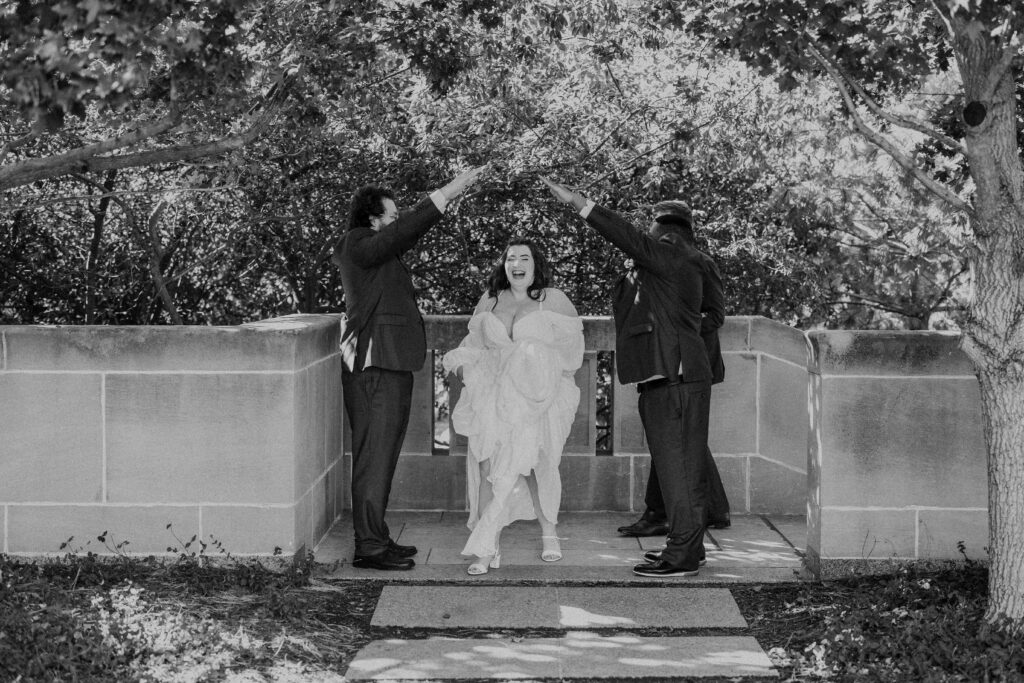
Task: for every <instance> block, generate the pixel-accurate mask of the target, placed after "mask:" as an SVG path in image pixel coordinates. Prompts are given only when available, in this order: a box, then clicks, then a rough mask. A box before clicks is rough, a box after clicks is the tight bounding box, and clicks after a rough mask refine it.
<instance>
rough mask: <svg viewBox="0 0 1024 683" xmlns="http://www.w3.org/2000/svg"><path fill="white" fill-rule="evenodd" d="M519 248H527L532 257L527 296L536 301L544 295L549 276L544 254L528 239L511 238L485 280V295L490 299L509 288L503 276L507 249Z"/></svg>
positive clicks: (506, 278)
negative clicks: (531, 271)
mask: <svg viewBox="0 0 1024 683" xmlns="http://www.w3.org/2000/svg"><path fill="white" fill-rule="evenodd" d="M520 246H523V247H526V248H528V249H529V250H530V255H531V256H532V257H533V282H532V283H531V284H530V286H529V287H527V289H526V293H527V295H529V297H530V298H531V299H533V300H534V301H537V300H539V299H540V298H541V295H542V294H543V293H544V288H545V287H547V286H548V281H549V280H550V275H549V272H548V259H547V257H546V256H544V252H542V251H541V250H540V248H539V247H538V246H537V244H536V243H535V242H534V241H533V240H531V239H529V238H526V237H513V238H512V239H511V240H509V242H508V244H506V245H505V248H504V249H503V250H502V252H501V258H500V259H498V262H497V263H495V264H494V268H493V269H492V270H491V274H490V276H489V277H488V278H487V295H488V296H489V297H491V298H492V299H496V298H498V292H500V291H502V290H503V289H509V288H510V287H511V284H509V281H508V275H506V274H505V258H506V257H507V256H508V250H509V249H511V248H512V247H520Z"/></svg>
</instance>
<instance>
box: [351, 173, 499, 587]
mask: <svg viewBox="0 0 1024 683" xmlns="http://www.w3.org/2000/svg"><path fill="white" fill-rule="evenodd" d="M481 171H482V168H476V169H472V170H470V171H466V172H465V173H462V174H461V175H459V176H457V177H456V178H455V179H454V180H452V181H451V182H449V183H448V184H447V185H445V186H444V187H442V188H441V189H439V190H437V191H435V192H433V193H432V194H431V195H430V196H429V197H426V198H424V199H423V200H422V201H420V202H419V203H418V204H417V205H416V206H415V207H414V208H413V209H412V211H410V212H408V213H407V214H404V215H401V216H400V215H399V213H398V208H397V207H396V206H395V198H394V195H393V194H392V193H391V191H390V190H387V189H385V188H381V187H378V186H375V185H367V186H365V187H362V188H360V189H359V190H358V191H357V192H356V193H355V196H354V197H353V198H352V205H351V207H350V211H349V225H348V230H347V231H346V232H345V234H344V235H343V236H342V238H341V239H340V240H339V241H338V244H337V246H336V247H335V250H334V255H333V256H332V257H331V260H332V261H333V262H334V264H335V265H337V266H338V268H339V269H340V270H341V282H342V287H344V289H345V309H346V310H345V316H346V317H345V322H344V329H343V331H342V335H341V349H342V361H343V366H344V367H343V369H342V390H343V393H344V397H345V412H346V414H347V415H348V421H349V425H350V426H351V428H352V525H353V527H354V531H355V557H354V558H353V561H352V564H353V566H356V567H365V568H370V569H412V567H413V566H414V565H415V562H414V561H413V559H412V556H413V555H415V554H416V547H415V546H411V545H409V546H406V545H399V544H397V543H395V541H394V539H392V538H391V532H390V530H389V529H388V525H387V523H386V522H385V521H384V514H385V512H386V511H387V505H388V498H389V497H390V495H391V480H392V478H393V477H394V474H395V467H396V466H397V464H398V455H399V452H400V450H401V448H402V442H403V440H404V439H405V430H406V427H407V426H408V424H409V410H410V407H411V404H412V384H413V375H412V373H413V372H414V371H416V370H419V369H420V368H421V367H423V361H424V359H425V357H426V350H427V345H426V335H425V332H424V329H423V317H422V316H421V315H420V312H419V308H418V307H417V306H416V298H415V290H414V288H413V284H412V279H411V278H410V276H409V272H408V270H406V268H405V265H404V264H403V263H402V262H401V260H399V256H400V255H401V254H402V253H403V252H405V251H406V250H408V249H409V248H411V247H412V246H413V245H414V244H416V241H417V240H418V239H419V238H420V237H421V236H422V235H423V234H424V233H426V231H427V230H429V229H430V227H431V226H433V225H434V224H435V223H437V222H438V221H439V220H441V217H442V216H443V215H444V211H445V208H446V207H447V204H448V202H449V201H450V200H452V199H454V198H455V197H457V196H458V195H459V194H460V193H461V192H462V191H463V190H465V189H466V187H468V186H469V185H470V184H471V183H472V182H473V181H474V180H476V178H477V177H478V176H479V174H480V172H481Z"/></svg>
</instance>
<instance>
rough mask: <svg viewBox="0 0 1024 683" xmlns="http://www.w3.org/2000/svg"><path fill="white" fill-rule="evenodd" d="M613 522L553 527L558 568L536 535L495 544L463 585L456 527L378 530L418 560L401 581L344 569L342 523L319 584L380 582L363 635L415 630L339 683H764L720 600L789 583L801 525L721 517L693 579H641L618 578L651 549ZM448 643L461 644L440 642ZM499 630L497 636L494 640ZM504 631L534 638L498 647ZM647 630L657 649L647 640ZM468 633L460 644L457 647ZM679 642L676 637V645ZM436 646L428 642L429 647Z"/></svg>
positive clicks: (626, 517)
mask: <svg viewBox="0 0 1024 683" xmlns="http://www.w3.org/2000/svg"><path fill="white" fill-rule="evenodd" d="M634 518H635V515H633V514H622V513H568V514H563V515H562V518H561V520H560V524H559V535H560V536H561V537H562V538H563V539H564V540H563V541H562V551H563V554H564V558H563V559H562V561H560V562H556V563H547V562H543V561H542V560H541V559H540V557H539V554H540V539H539V535H540V534H539V531H538V529H537V525H536V523H535V522H530V523H527V522H517V523H516V524H513V525H512V527H510V528H509V529H506V531H505V533H503V534H502V539H501V545H502V565H501V567H500V568H499V569H496V570H491V571H490V572H489V573H488V574H486V575H483V576H468V575H467V574H466V573H465V572H466V567H467V566H468V564H469V561H470V560H469V558H463V557H461V556H460V555H459V550H460V549H461V547H462V544H463V543H464V542H465V539H466V537H467V535H468V530H467V529H466V527H465V522H466V515H465V513H461V514H460V513H450V512H443V513H442V512H433V513H397V514H391V515H389V517H388V524H389V525H390V527H391V530H392V533H393V534H394V535H396V536H397V540H398V541H399V542H400V543H411V544H414V545H416V546H417V547H418V548H419V551H420V552H419V555H418V556H417V557H416V560H417V563H418V564H417V566H416V568H415V569H413V570H412V571H407V572H378V571H373V570H363V569H356V568H353V567H352V566H351V559H352V540H351V536H352V531H351V527H350V521H349V520H348V519H342V520H340V521H339V522H338V524H336V525H335V528H334V529H333V530H332V532H331V534H330V535H329V536H328V537H327V538H326V539H325V540H324V541H323V542H322V543H321V544H320V546H318V547H317V548H316V549H315V554H316V558H317V561H318V562H321V563H335V567H334V568H333V570H331V571H330V572H329V574H328V576H327V577H325V578H328V579H330V578H337V579H370V580H380V581H385V582H386V585H385V586H384V589H383V592H382V593H381V596H380V599H379V600H378V603H377V606H376V610H375V612H374V615H373V617H372V620H371V625H373V626H377V627H405V628H411V629H425V630H428V632H429V633H431V635H430V636H429V637H423V638H416V639H401V640H400V639H381V640H377V641H374V642H371V643H370V644H369V645H367V646H366V647H365V648H363V650H362V651H361V652H360V653H359V654H358V655H357V656H356V658H355V659H354V660H353V661H352V662H351V664H350V666H349V669H348V671H347V672H346V674H345V675H346V678H347V679H348V680H364V679H373V680H391V681H398V680H432V681H458V680H483V679H489V680H545V681H553V680H557V681H578V680H615V681H618V680H631V681H643V680H658V681H665V680H693V679H701V678H705V679H714V680H748V681H750V680H753V681H770V680H774V679H776V678H777V674H776V672H775V671H774V669H773V668H772V665H771V661H770V660H769V659H768V657H767V655H766V654H765V653H764V651H763V650H762V649H761V647H760V646H759V645H758V643H757V641H756V640H755V639H754V638H753V637H752V636H750V635H747V633H745V629H746V627H747V623H746V621H745V620H744V619H743V617H742V615H741V614H740V611H739V608H738V607H737V605H736V602H735V600H734V599H733V597H732V595H731V593H730V592H729V589H728V587H729V586H730V585H735V584H738V583H744V584H748V583H764V582H780V581H798V580H800V577H801V575H800V566H801V564H800V554H801V553H802V549H803V547H804V539H805V537H806V525H805V523H804V521H803V519H802V518H796V517H770V516H764V517H762V516H746V517H734V518H733V525H732V527H731V528H729V529H722V530H711V531H710V532H709V533H708V535H707V537H706V538H705V549H706V550H707V558H708V563H707V565H706V566H705V567H702V568H701V572H700V574H699V575H698V576H696V577H675V578H665V579H648V578H643V577H638V576H635V575H633V574H632V572H631V571H630V570H631V568H632V565H634V564H636V563H637V562H638V561H640V559H641V555H642V553H643V552H644V551H645V550H649V549H653V548H659V547H661V546H663V545H664V541H665V539H664V538H657V537H655V538H643V539H635V538H623V537H620V536H618V534H617V533H616V532H615V529H616V527H618V526H621V525H622V524H627V523H629V522H631V521H633V520H634ZM455 629H458V633H459V635H460V637H458V638H455V637H449V636H447V635H445V631H446V630H450V631H454V630H455ZM497 629H501V632H500V633H496V632H495V630H497ZM509 629H524V630H532V631H533V632H534V634H535V633H536V631H537V630H538V629H543V631H542V636H537V635H531V636H522V637H520V636H514V635H513V636H509V635H508V630H509ZM659 629H660V630H663V631H664V632H665V635H662V636H659V635H653V636H652V635H651V632H652V631H654V632H655V634H657V632H658V631H659ZM467 631H469V632H470V633H469V635H467ZM681 632H682V633H681ZM435 633H436V634H437V635H433V634H435Z"/></svg>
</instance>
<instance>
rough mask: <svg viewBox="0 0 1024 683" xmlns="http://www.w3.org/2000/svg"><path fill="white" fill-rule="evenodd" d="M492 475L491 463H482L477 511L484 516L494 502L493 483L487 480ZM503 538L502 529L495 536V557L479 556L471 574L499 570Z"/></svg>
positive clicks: (486, 461) (471, 568)
mask: <svg viewBox="0 0 1024 683" xmlns="http://www.w3.org/2000/svg"><path fill="white" fill-rule="evenodd" d="M490 474H491V461H490V460H484V461H482V462H481V463H480V493H479V499H478V506H477V510H479V514H481V515H483V513H484V510H486V509H487V507H488V506H489V505H490V504H491V501H493V500H494V490H493V489H492V487H491V482H490V481H488V480H487V477H489V476H490ZM500 538H501V529H498V531H497V532H496V533H495V536H494V551H495V552H494V555H478V556H477V558H476V561H475V562H473V563H471V564H470V565H469V573H470V574H486V573H487V568H488V567H491V568H494V569H497V568H498V564H499V562H500V560H499V557H500V553H499V551H498V541H499V539H500Z"/></svg>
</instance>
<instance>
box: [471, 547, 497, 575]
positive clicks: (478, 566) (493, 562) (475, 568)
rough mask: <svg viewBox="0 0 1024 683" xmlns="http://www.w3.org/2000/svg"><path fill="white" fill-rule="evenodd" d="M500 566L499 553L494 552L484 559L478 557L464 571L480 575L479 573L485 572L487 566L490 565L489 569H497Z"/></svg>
mask: <svg viewBox="0 0 1024 683" xmlns="http://www.w3.org/2000/svg"><path fill="white" fill-rule="evenodd" d="M500 566H501V553H500V552H496V553H494V554H493V555H491V557H490V559H487V560H485V559H483V558H480V560H479V561H478V562H474V563H473V564H471V565H469V569H467V570H466V573H467V574H469V575H470V576H480V575H481V574H486V573H487V568H488V567H490V568H491V569H497V568H498V567H500Z"/></svg>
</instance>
